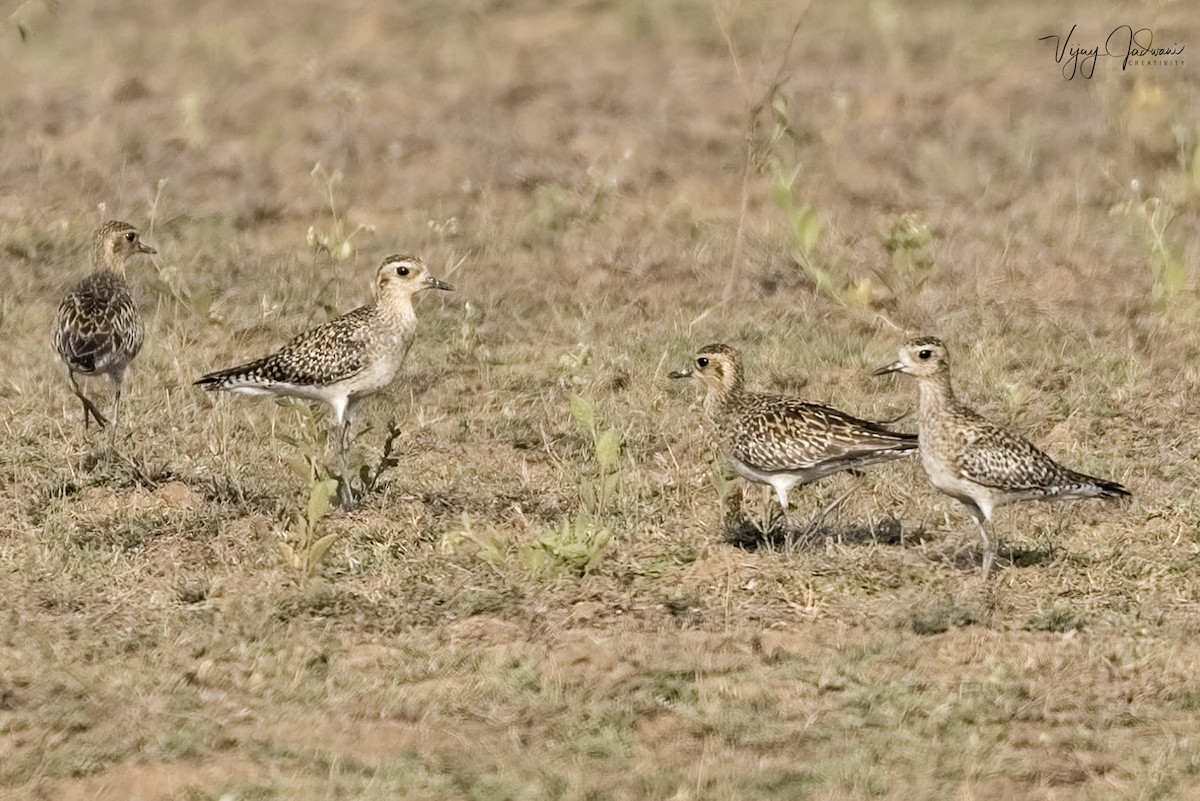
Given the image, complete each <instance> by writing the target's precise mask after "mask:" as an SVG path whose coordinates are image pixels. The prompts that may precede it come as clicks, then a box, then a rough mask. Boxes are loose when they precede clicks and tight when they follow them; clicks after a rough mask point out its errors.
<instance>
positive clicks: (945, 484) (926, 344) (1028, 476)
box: [875, 337, 1129, 581]
mask: <svg viewBox="0 0 1200 801" xmlns="http://www.w3.org/2000/svg"><path fill="white" fill-rule="evenodd" d="M894 372H901V373H908V374H909V375H911V376H915V377H916V379H917V387H918V388H919V390H920V393H921V409H920V419H919V422H918V425H919V427H920V431H919V433H918V437H919V439H920V444H921V447H920V450H921V463H922V464H923V465H924V467H925V472H926V473H928V474H929V480H930V482H932V483H933V486H935V487H937V488H938V489H939V490H941V491H942V492H944V493H946V494H947V495H949V496H950V497H952V498H955V499H957V500H958V501H960V502H961V503H962V504H963V505H964V506H966V507H967V511H969V512H970V513H971V517H973V518H974V519H975V523H976V525H978V526H979V536H980V537H981V538H982V539H983V578H984V580H985V581H986V580H987V577H988V574H989V573H990V572H991V569H992V561H993V560H994V559H995V556H996V543H995V538H994V536H993V529H992V512H993V510H995V509H996V507H999V506H1004V505H1006V504H1010V503H1018V502H1020V501H1067V500H1078V499H1081V498H1119V497H1123V496H1128V495H1129V491H1128V490H1127V489H1125V488H1124V487H1122V486H1121V485H1120V484H1118V483H1116V482H1115V481H1106V480H1105V479H1102V478H1093V477H1092V476H1088V475H1084V474H1083V473H1077V472H1075V471H1074V470H1068V469H1067V468H1065V467H1063V466H1062V465H1060V464H1058V463H1057V462H1055V461H1054V460H1053V459H1051V458H1050V457H1049V456H1047V455H1046V454H1044V453H1042V452H1041V451H1039V450H1038V449H1037V448H1035V447H1034V446H1033V445H1031V444H1030V443H1029V442H1027V441H1026V440H1025V439H1023V438H1021V437H1018V436H1017V435H1016V434H1012V433H1010V432H1008V431H1006V430H1004V429H1003V428H1001V427H1000V426H998V425H995V424H993V423H990V422H988V421H987V420H985V419H984V418H982V417H980V416H979V415H978V414H976V413H975V412H974V411H972V410H971V409H968V408H967V407H966V406H964V405H963V404H961V403H959V402H958V400H957V399H956V398H955V397H954V390H953V389H952V388H951V386H950V361H949V358H948V356H947V353H946V346H945V345H943V344H942V342H941V340H939V339H935V338H934V337H917V338H915V339H910V340H908V341H907V342H905V343H904V345H903V346H901V348H900V358H899V360H897V361H895V362H892V363H891V364H889V365H887V366H886V367H880V368H879V369H878V370H876V371H875V375H885V374H887V373H894Z"/></svg>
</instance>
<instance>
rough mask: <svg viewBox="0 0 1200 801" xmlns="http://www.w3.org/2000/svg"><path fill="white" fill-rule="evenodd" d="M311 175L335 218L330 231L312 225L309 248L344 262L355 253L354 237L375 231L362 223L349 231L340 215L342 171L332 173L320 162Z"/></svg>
mask: <svg viewBox="0 0 1200 801" xmlns="http://www.w3.org/2000/svg"><path fill="white" fill-rule="evenodd" d="M309 174H310V175H311V176H312V178H313V181H315V182H317V183H318V185H321V188H322V189H323V191H324V194H325V197H326V200H327V203H328V205H329V214H330V216H331V217H333V225H332V226H331V227H330V228H329V229H328V230H322V229H319V228H317V227H316V226H315V225H310V226H309V227H308V235H307V237H306V239H307V241H308V246H309V248H310V249H311V250H312V252H313V253H314V254H317V255H320V254H322V253H327V254H329V257H330V258H331V259H333V260H334V261H335V262H338V263H341V262H344V261H346V260H347V259H349V258H350V257H352V256H353V255H354V253H355V248H354V237H356V236H358V234H360V233H362V232H363V231H368V232H370V231H374V230H375V229H374V228H373V227H371V226H369V225H365V224H362V223H360V224H359V225H358V226H356V227H355V228H354V230H352V231H347V223H346V219H345V217H343V216H342V215H341V214H339V213H338V206H337V196H336V195H337V188H338V186H340V185H341V183H342V178H343V176H342V171H341V170H334V171H333V172H330V171H329V170H326V169H325V167H323V166H322V165H321V163H320V162H317V164H316V165H315V166H314V167H313V168H312V172H310V173H309Z"/></svg>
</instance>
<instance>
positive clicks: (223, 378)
mask: <svg viewBox="0 0 1200 801" xmlns="http://www.w3.org/2000/svg"><path fill="white" fill-rule="evenodd" d="M374 313H375V307H374V306H373V305H372V306H360V307H359V308H357V309H355V310H354V311H351V312H347V313H346V314H343V315H342V316H341V317H337V318H335V319H333V320H330V321H329V322H327V323H324V324H322V325H319V326H317V327H315V328H311V329H309V330H307V331H305V332H303V333H301V334H299V335H297V336H295V337H293V338H292V340H291V341H289V342H288V343H287V344H286V345H284V346H283V347H282V348H280V349H279V350H278V351H276V352H275V353H272V354H271V355H269V356H264V357H263V358H261V359H256V360H255V361H252V362H247V363H246V364H242V365H239V366H237V367H231V368H229V369H227V370H219V371H217V372H214V373H209V374H208V375H206V376H204V377H203V378H201V379H200V381H198V382H197V383H198V384H200V385H201V386H204V387H205V388H207V389H226V388H232V387H234V386H236V385H238V384H243V383H249V384H255V385H264V384H268V385H269V384H294V385H296V386H327V385H329V384H334V383H336V382H339V381H345V380H347V379H350V378H353V377H354V376H356V375H358V374H359V373H360V372H362V370H363V369H364V368H365V367H366V364H367V360H368V358H369V356H370V353H369V350H370V346H371V344H372V339H371V319H372V317H373V315H374Z"/></svg>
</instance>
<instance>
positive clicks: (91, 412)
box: [67, 370, 108, 431]
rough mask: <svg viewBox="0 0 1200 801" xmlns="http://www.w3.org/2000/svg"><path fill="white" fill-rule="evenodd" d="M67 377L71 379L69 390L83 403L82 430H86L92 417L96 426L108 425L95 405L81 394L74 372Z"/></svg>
mask: <svg viewBox="0 0 1200 801" xmlns="http://www.w3.org/2000/svg"><path fill="white" fill-rule="evenodd" d="M67 375H68V376H70V377H71V390H72V391H73V392H74V393H75V397H77V398H79V400H80V402H81V403H83V430H84V431H87V430H88V426H89V425H90V424H91V420H92V418H93V417H94V418H95V419H96V425H98V426H99V427H100V428H104V426H105V425H107V424H108V421H107V420H105V419H104V415H102V414H100V410H99V409H97V408H96V404H94V403H92V402H91V400H89V399H88V396H87V395H84V394H83V390H82V389H80V387H79V381H77V380H76V378H75V372H74V371H73V370H72V371H68V373H67Z"/></svg>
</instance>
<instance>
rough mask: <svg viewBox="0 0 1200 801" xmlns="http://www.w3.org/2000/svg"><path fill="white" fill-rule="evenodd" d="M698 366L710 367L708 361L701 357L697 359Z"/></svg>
mask: <svg viewBox="0 0 1200 801" xmlns="http://www.w3.org/2000/svg"><path fill="white" fill-rule="evenodd" d="M696 366H697V367H708V359H706V358H704V357H703V356H701V357H700V358H699V359H696Z"/></svg>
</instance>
